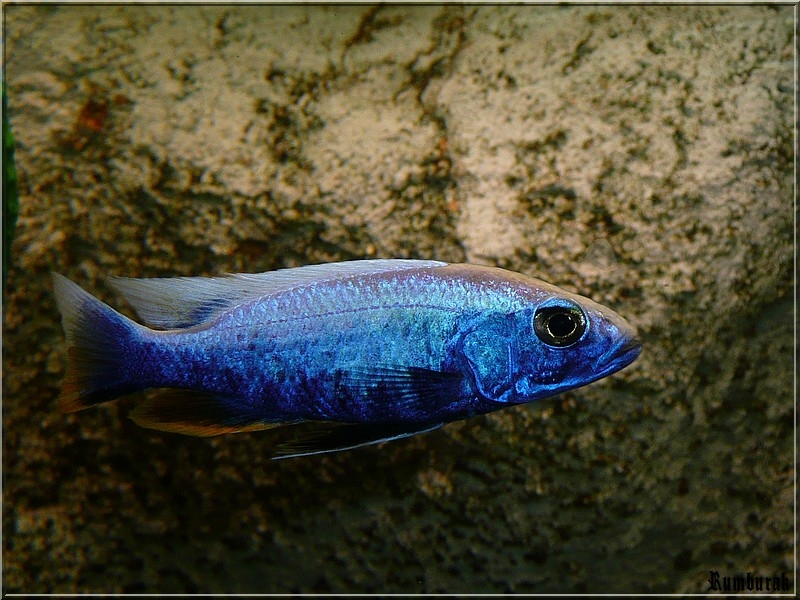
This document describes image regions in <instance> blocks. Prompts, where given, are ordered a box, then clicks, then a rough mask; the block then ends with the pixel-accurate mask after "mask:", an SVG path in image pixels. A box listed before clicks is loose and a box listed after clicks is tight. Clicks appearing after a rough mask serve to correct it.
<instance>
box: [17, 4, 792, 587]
mask: <svg viewBox="0 0 800 600" xmlns="http://www.w3.org/2000/svg"><path fill="white" fill-rule="evenodd" d="M5 16H6V22H5V25H6V30H5V33H6V36H7V39H6V44H7V46H6V58H7V62H6V77H7V83H8V95H9V113H10V117H11V123H12V126H13V128H14V134H15V137H16V139H17V143H18V146H17V161H18V164H17V167H18V171H19V174H20V188H21V189H20V191H21V197H20V205H21V213H20V219H19V224H18V229H17V237H16V240H15V243H14V246H13V256H12V271H11V276H10V281H9V294H8V296H7V303H6V306H5V323H4V329H3V334H4V335H3V474H4V486H3V543H4V551H3V561H4V565H3V585H4V590H5V591H7V592H12V591H16V592H55V593H65V592H162V593H168V592H206V593H213V592H242V593H244V592H251V593H255V592H327V591H333V592H381V591H390V592H607V593H623V592H629V593H637V592H705V591H706V590H707V589H708V581H707V580H708V578H709V571H710V570H714V571H719V572H720V574H721V575H736V574H744V573H746V572H748V571H750V572H753V573H755V574H760V575H764V576H772V575H776V574H778V575H779V574H781V573H782V572H786V573H787V574H788V576H789V577H790V578H791V577H792V573H793V567H794V565H793V546H792V535H793V501H794V494H793V469H794V457H793V441H792V437H793V425H794V404H793V387H792V386H793V377H792V374H793V367H794V365H793V335H792V332H793V326H794V323H793V320H792V299H791V298H792V277H793V275H792V274H793V251H792V244H793V238H794V229H793V208H792V194H793V179H792V168H793V150H792V126H793V124H792V114H793V110H792V108H793V92H794V88H793V85H794V82H793V71H792V58H793V44H794V40H793V35H794V28H793V9H792V7H789V6H762V7H745V6H739V7H716V6H703V7H687V6H681V7H668V6H653V7H641V6H638V7H623V6H614V7H603V6H585V7H577V6H568V7H541V6H527V7H526V6H517V7H482V6H466V7H457V6H447V7H441V6H384V7H379V8H378V7H369V6H349V7H341V6H327V7H325V6H309V7H286V6H253V7H239V6H192V7H181V6H147V7H141V6H137V7H127V6H116V7H114V6H7V7H5ZM362 257H420V258H436V259H443V260H448V261H470V262H478V263H483V264H496V265H499V266H503V267H507V268H510V269H513V270H518V271H522V272H525V273H529V274H533V275H536V276H539V277H541V278H543V279H546V280H549V281H551V282H553V283H556V284H558V285H561V286H562V287H565V288H567V289H569V290H572V291H576V292H578V293H581V294H584V295H587V296H590V297H592V298H594V299H595V300H597V301H599V302H602V303H605V304H608V305H609V306H612V307H613V308H614V309H615V310H617V311H618V312H620V313H621V314H623V315H625V316H626V317H628V318H629V319H630V321H632V322H633V323H634V324H635V325H637V326H638V327H639V329H640V331H641V333H642V337H643V339H644V341H645V344H646V347H645V351H644V353H643V355H642V356H641V358H640V359H639V361H638V362H637V363H636V364H635V365H634V366H632V367H630V368H629V369H627V370H626V371H624V372H623V373H621V374H619V375H617V376H615V377H612V378H610V379H608V380H605V381H603V382H600V383H598V384H595V385H592V386H590V387H588V388H585V389H581V390H578V391H576V392H573V393H568V394H565V395H563V396H561V397H559V398H557V399H554V400H551V401H545V402H542V403H540V404H538V405H535V406H524V407H519V408H514V409H508V410H505V411H501V412H498V413H495V414H493V415H490V416H487V417H480V418H475V419H472V420H469V421H465V422H461V423H457V424H453V425H450V426H447V427H445V428H443V429H441V430H439V431H437V432H434V433H431V434H427V435H424V436H419V437H416V438H412V439H409V440H406V441H398V442H395V443H392V444H386V445H383V446H377V447H371V448H365V449H361V450H357V451H352V452H348V453H342V454H338V455H331V456H325V457H312V458H308V459H304V460H296V461H284V462H279V463H271V462H268V461H265V460H264V459H263V458H262V456H263V453H264V449H265V448H266V447H267V446H268V441H267V440H266V436H265V435H264V434H241V435H238V436H227V437H221V438H215V439H193V438H184V437H180V436H174V435H169V434H162V433H159V432H153V431H148V430H143V429H139V428H137V427H136V426H135V425H134V424H133V423H132V422H131V421H130V420H128V419H127V418H125V415H126V414H127V412H128V410H129V409H130V408H131V402H130V401H129V400H121V401H120V402H118V403H114V404H111V405H109V406H105V407H102V408H96V409H93V410H89V411H85V412H82V413H79V414H75V415H69V416H64V415H61V414H59V413H58V412H57V410H56V407H55V398H56V396H57V393H58V385H59V381H60V378H61V376H62V374H63V369H64V364H65V363H64V354H63V352H64V350H63V337H62V333H61V331H60V326H59V322H58V315H57V313H56V310H55V306H54V302H53V299H52V294H51V288H50V282H49V272H50V271H51V270H56V271H59V272H62V273H64V274H66V275H68V276H70V277H71V278H73V279H74V280H75V281H77V282H78V283H80V284H81V285H83V286H84V287H85V288H86V289H88V290H90V291H92V292H93V293H96V294H98V295H99V296H100V297H101V298H103V299H104V300H107V301H111V302H112V304H114V303H116V302H117V300H116V299H114V298H113V296H111V294H110V292H109V288H108V287H106V285H105V283H104V281H103V276H104V275H106V274H120V275H128V276H168V275H202V274H218V273H222V272H235V271H263V270H269V269H273V268H279V267H284V266H295V265H301V264H308V263H317V262H326V261H332V260H346V259H352V258H362ZM117 305H119V304H117ZM792 585H793V586H794V582H793V581H792Z"/></svg>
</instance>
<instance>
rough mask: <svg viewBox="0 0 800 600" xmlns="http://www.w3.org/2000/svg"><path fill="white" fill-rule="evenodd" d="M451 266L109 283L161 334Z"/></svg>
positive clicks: (350, 264)
mask: <svg viewBox="0 0 800 600" xmlns="http://www.w3.org/2000/svg"><path fill="white" fill-rule="evenodd" d="M446 265H447V263H444V262H439V261H435V260H406V259H378V260H353V261H347V262H338V263H329V264H323V265H308V266H305V267H295V268H293V269H279V270H277V271H268V272H266V273H242V274H236V275H227V276H223V277H166V278H152V279H135V278H131V277H112V278H110V283H111V285H112V286H114V288H115V289H116V290H117V291H118V292H119V293H121V294H122V295H123V296H125V299H126V300H127V301H128V302H130V304H131V305H132V306H133V308H134V309H135V310H136V313H137V314H138V315H139V317H140V318H141V319H142V320H143V321H144V322H145V323H146V324H147V325H149V326H151V327H157V328H160V329H179V328H183V327H191V326H192V325H199V324H200V323H203V322H205V321H207V320H208V319H210V318H211V317H212V316H214V315H216V314H218V313H219V312H220V311H222V310H225V309H226V308H229V307H230V306H233V305H235V304H240V303H242V302H247V301H248V300H255V299H257V298H262V297H264V296H269V295H271V294H275V293H278V292H284V291H287V290H290V289H292V288H295V287H298V286H302V285H308V284H311V283H317V282H322V281H330V280H332V279H342V278H347V277H355V276H357V275H374V274H378V273H386V272H391V271H404V270H408V269H428V268H432V267H444V266H446Z"/></svg>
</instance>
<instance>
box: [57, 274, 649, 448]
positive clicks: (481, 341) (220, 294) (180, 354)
mask: <svg viewBox="0 0 800 600" xmlns="http://www.w3.org/2000/svg"><path fill="white" fill-rule="evenodd" d="M111 284H112V285H113V286H114V287H115V288H116V289H117V291H119V292H120V293H121V294H122V295H123V296H124V297H125V298H126V299H127V300H128V302H129V303H130V304H131V305H132V306H133V307H134V310H135V311H136V313H137V314H138V316H139V317H140V319H141V320H142V321H143V322H144V323H145V324H146V325H141V324H139V323H136V322H134V321H133V320H131V319H129V318H128V317H125V316H124V315H122V314H120V313H118V312H116V311H115V310H114V309H112V308H111V307H109V306H108V305H106V304H104V303H103V302H101V301H100V300H98V299H97V298H95V297H94V296H92V295H91V294H89V293H87V292H86V291H84V290H83V289H81V288H80V287H79V286H78V285H76V284H75V283H73V282H71V281H70V280H68V279H67V278H65V277H63V276H62V275H59V274H56V273H54V274H53V286H54V290H55V297H56V301H57V304H58V307H59V310H60V312H61V315H62V322H63V327H64V331H65V334H66V341H67V357H68V365H67V371H66V374H65V377H64V381H63V385H62V391H61V397H60V401H59V402H60V408H61V410H62V411H64V412H74V411H77V410H81V409H83V408H86V407H89V406H92V405H95V404H100V403H102V402H106V401H109V400H113V399H115V398H118V397H120V396H123V395H126V394H130V393H133V392H140V391H144V390H150V392H149V393H148V395H147V397H146V398H145V399H144V400H143V401H142V402H141V403H140V404H138V405H137V406H136V408H135V409H134V410H133V412H132V413H131V418H132V419H133V420H134V421H135V422H136V423H138V424H139V425H141V426H143V427H149V428H153V429H159V430H162V431H170V432H177V433H182V434H188V435H195V436H212V435H218V434H223V433H233V432H242V431H255V430H262V429H269V428H273V427H281V426H286V425H294V424H299V423H307V422H314V423H316V424H317V427H316V428H313V429H312V431H305V432H304V433H302V434H300V435H298V436H296V437H295V439H294V440H293V441H289V442H287V443H284V444H281V445H280V446H278V448H277V450H276V453H275V455H274V456H273V458H287V457H290V456H302V455H308V454H321V453H325V452H334V451H338V450H345V449H350V448H355V447H358V446H364V445H368V444H375V443H379V442H383V441H387V440H392V439H398V438H403V437H407V436H411V435H415V434H418V433H422V432H425V431H430V430H432V429H435V428H437V427H440V426H441V425H443V424H445V423H448V422H452V421H456V420H459V419H465V418H468V417H472V416H474V415H479V414H484V413H488V412H491V411H494V410H498V409H501V408H504V407H507V406H513V405H516V404H521V403H525V402H531V401H533V400H538V399H540V398H546V397H548V396H552V395H554V394H557V393H559V392H563V391H565V390H570V389H574V388H577V387H580V386H583V385H586V384H588V383H591V382H592V381H596V380H598V379H601V378H602V377H606V376H607V375H610V374H612V373H614V372H616V371H619V370H620V369H622V368H624V367H626V366H627V365H629V364H630V363H631V362H633V361H634V360H635V359H636V357H637V356H638V355H639V353H640V351H641V345H640V343H639V341H638V339H637V337H636V332H635V330H634V329H633V328H632V327H631V326H630V325H628V324H627V323H626V322H625V321H624V320H623V319H622V318H621V317H620V316H618V315H617V314H615V313H614V312H612V311H611V310H609V309H607V308H605V307H603V306H600V305H599V304H596V303H595V302H592V301H591V300H589V299H587V298H583V297H581V296H577V295H575V294H570V293H568V292H566V291H564V290H562V289H559V288H557V287H555V286H552V285H549V284H547V283H544V282H543V281H539V280H537V279H533V278H530V277H527V276H524V275H520V274H517V273H513V272H510V271H506V270H503V269H498V268H492V267H482V266H477V265H469V264H448V263H444V262H438V261H427V260H360V261H350V262H341V263H333V264H325V265H311V266H306V267H299V268H294V269H282V270H278V271H272V272H268V273H260V274H239V275H228V276H225V277H177V278H165V279H131V278H112V279H111Z"/></svg>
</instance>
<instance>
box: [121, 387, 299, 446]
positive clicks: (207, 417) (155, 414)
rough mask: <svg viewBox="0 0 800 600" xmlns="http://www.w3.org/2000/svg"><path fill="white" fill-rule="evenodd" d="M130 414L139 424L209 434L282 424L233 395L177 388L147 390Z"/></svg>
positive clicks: (256, 429) (243, 430)
mask: <svg viewBox="0 0 800 600" xmlns="http://www.w3.org/2000/svg"><path fill="white" fill-rule="evenodd" d="M129 417H130V418H131V419H132V420H133V421H134V422H135V423H136V424H137V425H139V426H140V427H147V428H149V429H158V430H159V431H168V432H172V433H182V434H184V435H193V436H199V437H210V436H214V435H222V434H225V433H242V432H246V431H260V430H263V429H272V428H274V427H281V426H283V425H287V423H271V422H268V421H264V420H262V418H261V417H260V415H258V414H256V413H255V411H253V410H252V409H250V408H249V407H248V406H246V405H243V404H241V403H237V402H236V401H235V400H234V399H231V398H225V397H220V396H217V395H214V394H212V393H209V392H199V391H196V390H186V389H179V388H158V389H154V390H150V391H149V392H148V394H147V399H145V400H143V401H142V402H140V403H139V404H138V405H137V406H136V408H134V409H133V411H131V413H130V415H129Z"/></svg>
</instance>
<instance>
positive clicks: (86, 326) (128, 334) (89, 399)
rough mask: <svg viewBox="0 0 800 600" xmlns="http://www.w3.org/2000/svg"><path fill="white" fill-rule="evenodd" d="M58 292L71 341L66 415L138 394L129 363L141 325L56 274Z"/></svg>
mask: <svg viewBox="0 0 800 600" xmlns="http://www.w3.org/2000/svg"><path fill="white" fill-rule="evenodd" d="M53 290H54V292H55V296H56V304H58V310H59V311H60V312H61V322H62V325H63V327H64V334H65V335H66V338H67V372H66V375H65V376H64V381H63V383H62V386H61V397H60V398H59V408H60V409H61V411H62V412H75V411H77V410H81V409H83V408H87V407H89V406H93V405H95V404H100V403H101V402H106V401H108V400H113V399H114V398H118V397H119V396H122V395H125V394H129V393H131V392H135V391H138V390H139V389H140V388H139V387H138V386H137V385H136V384H135V382H133V381H131V380H130V369H129V363H130V361H131V360H132V359H131V355H130V350H131V349H132V347H133V346H134V344H135V343H136V342H135V338H136V329H137V328H138V327H140V326H139V325H137V324H136V323H134V322H133V321H131V320H130V319H128V318H127V317H125V316H124V315H121V314H120V313H118V312H117V311H115V310H114V309H113V308H111V307H110V306H108V305H107V304H104V303H103V302H101V301H100V300H98V299H97V298H95V297H94V296H92V295H91V294H89V293H88V292H86V291H84V290H82V289H81V288H80V287H79V286H78V285H77V284H75V283H73V282H71V281H70V280H69V279H67V278H66V277H64V276H63V275H59V274H58V273H53Z"/></svg>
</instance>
